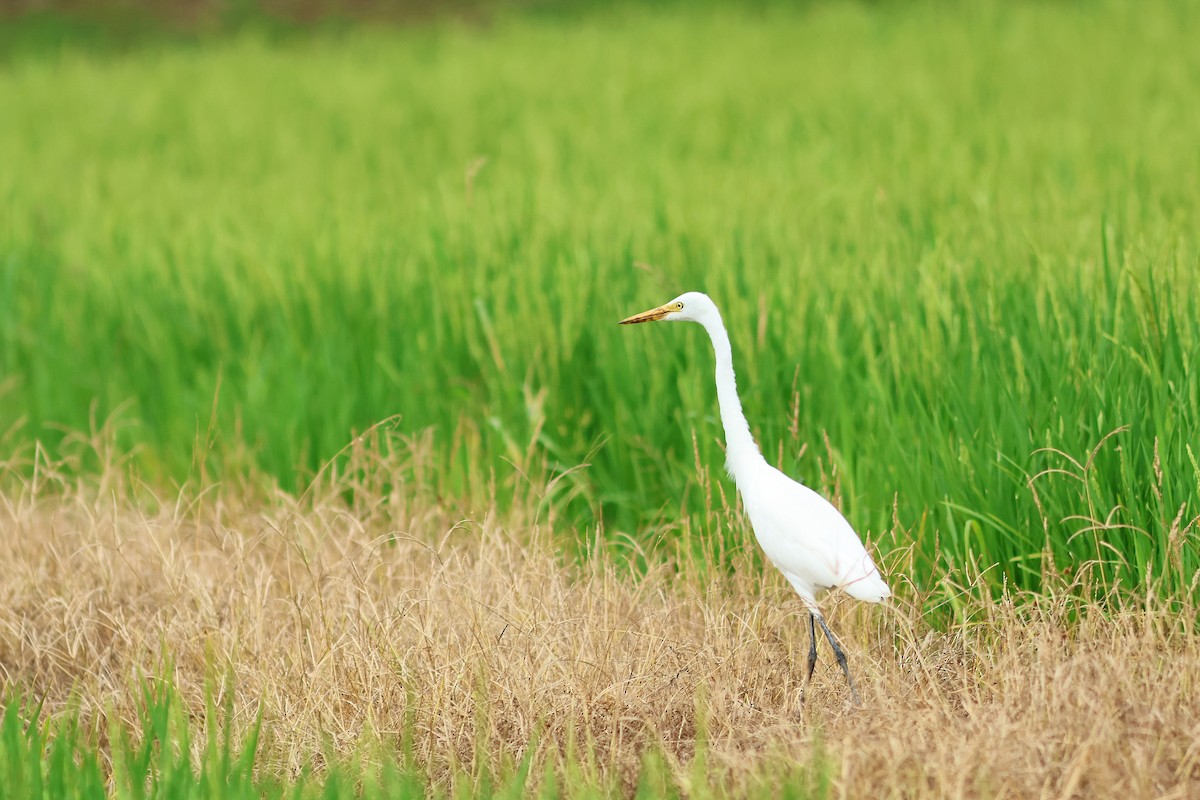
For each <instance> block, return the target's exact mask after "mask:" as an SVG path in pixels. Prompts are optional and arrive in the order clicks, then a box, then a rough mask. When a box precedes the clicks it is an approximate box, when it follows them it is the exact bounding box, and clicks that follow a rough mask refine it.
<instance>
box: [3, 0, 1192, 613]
mask: <svg viewBox="0 0 1200 800" xmlns="http://www.w3.org/2000/svg"><path fill="white" fill-rule="evenodd" d="M157 9H158V10H157V11H156V12H155V13H147V12H146V11H145V9H144V8H141V7H139V6H138V5H137V4H128V3H125V4H108V5H104V6H99V7H98V6H94V5H91V4H84V3H79V4H69V5H65V6H61V7H60V6H56V5H51V6H46V5H42V4H38V5H37V6H36V7H34V6H30V7H29V8H27V9H24V10H22V11H19V12H14V11H11V10H10V12H9V13H8V14H7V16H5V17H4V18H3V21H2V23H0V27H2V29H3V32H2V33H0V45H2V48H0V109H3V111H2V112H0V164H3V168H0V204H2V207H3V209H4V211H3V214H2V215H0V376H2V377H0V437H2V438H0V442H3V447H4V456H3V457H5V458H10V459H11V460H12V461H13V463H20V464H28V462H29V461H30V460H31V459H32V458H33V450H32V445H31V443H32V442H33V441H35V440H39V441H41V442H43V444H44V446H45V447H46V448H48V450H49V452H50V453H51V454H53V453H56V452H59V451H61V449H62V448H61V441H62V437H63V435H64V434H63V431H64V430H65V431H86V430H88V429H89V427H91V426H92V425H93V423H92V422H91V420H92V419H97V420H105V419H112V420H114V421H115V422H116V423H118V427H119V442H120V445H121V447H122V448H125V449H131V450H136V456H135V465H136V468H137V469H138V470H139V471H140V473H141V474H143V475H144V476H146V477H147V478H148V479H149V480H151V481H157V482H173V481H181V480H186V479H195V478H196V477H197V475H198V470H199V469H200V467H199V466H198V462H203V469H204V471H205V474H206V475H207V476H208V477H209V478H213V477H215V478H217V479H221V480H238V479H241V478H244V476H247V475H267V476H273V478H275V479H278V480H279V481H281V482H282V483H283V485H284V486H285V487H288V488H292V489H298V488H302V487H303V486H304V484H305V482H306V481H307V480H308V479H310V478H311V476H312V475H313V473H314V472H315V470H316V469H317V468H319V466H320V465H321V464H322V463H323V462H324V461H325V460H327V459H329V458H330V457H332V456H334V454H336V453H337V452H338V451H339V450H340V449H341V448H342V447H343V446H344V445H345V444H346V443H347V442H348V441H349V440H350V438H351V437H352V436H353V435H354V434H355V433H356V432H360V431H362V430H364V429H365V428H367V427H368V426H369V425H371V424H372V423H375V422H377V421H379V420H381V419H384V418H387V417H389V416H391V415H399V422H398V423H397V428H398V430H399V431H401V432H402V433H405V434H411V435H414V436H415V435H431V436H432V442H433V445H432V447H433V452H434V454H435V456H434V458H435V466H436V468H435V469H434V470H432V471H431V472H430V473H428V474H425V475H424V476H423V477H422V480H425V481H428V482H430V483H431V484H432V486H433V488H435V489H436V491H438V492H439V493H442V494H443V495H445V496H450V497H467V498H471V499H473V500H478V502H480V503H483V502H487V501H488V500H490V499H491V498H490V497H487V496H485V495H488V494H490V493H492V492H493V491H494V492H495V493H496V494H498V495H499V499H500V500H501V502H505V498H506V497H509V498H510V496H511V495H513V494H514V493H519V491H520V485H521V484H522V481H523V480H524V478H522V475H534V476H548V475H552V474H557V473H561V472H562V471H564V470H568V469H570V468H571V467H574V466H576V465H579V464H581V463H585V462H586V463H587V464H588V465H589V466H588V467H587V468H586V469H581V470H577V471H575V472H572V473H571V474H570V475H569V476H568V477H567V478H566V479H564V480H562V481H560V482H559V484H557V486H556V493H555V494H553V495H552V496H551V497H549V498H547V499H546V501H545V502H547V503H550V504H551V505H552V506H553V507H554V509H555V511H556V512H558V513H559V514H560V515H563V517H564V518H566V519H569V520H570V521H571V522H573V523H575V524H576V525H577V526H578V530H579V535H580V536H581V537H586V536H587V535H588V530H590V529H594V527H595V525H596V524H598V523H599V522H601V521H602V522H603V525H604V528H605V530H606V531H607V532H608V533H609V534H610V535H612V534H616V533H622V532H623V533H628V534H631V535H632V536H633V537H634V538H635V539H639V540H648V539H649V538H650V537H651V536H652V534H653V531H655V530H656V529H657V528H658V527H659V526H660V525H661V524H662V523H664V522H666V523H670V522H672V521H675V520H677V519H679V518H681V517H690V518H691V519H692V520H693V521H694V522H696V523H697V524H698V525H701V526H709V527H712V526H713V525H715V524H716V522H715V521H719V520H720V519H721V517H719V516H718V515H714V514H713V513H711V507H712V505H713V504H714V503H715V502H716V501H713V500H712V499H711V497H710V496H709V495H710V493H709V492H706V491H705V490H704V488H703V486H704V484H703V483H702V482H700V481H698V479H697V474H696V471H697V463H699V464H700V465H702V466H703V467H704V468H705V469H707V470H711V473H712V477H713V479H714V480H715V479H716V476H717V475H718V474H719V473H720V471H721V468H720V465H721V462H722V455H721V451H720V444H721V430H720V422H719V418H718V416H717V408H716V400H715V392H714V389H713V386H712V374H711V367H712V363H711V354H710V348H709V345H708V342H707V340H706V338H705V337H704V334H703V332H702V331H700V330H699V329H694V328H686V327H679V326H669V327H667V326H658V327H653V326H649V327H639V328H633V329H629V328H619V327H618V326H617V325H616V324H615V323H616V321H617V320H618V319H620V318H621V317H623V316H625V315H627V314H629V313H632V312H635V311H640V310H642V309H644V308H647V307H649V306H651V305H656V304H658V303H661V302H664V301H666V300H668V299H670V298H671V297H673V296H675V295H676V294H678V293H680V292H683V291H686V290H691V289H698V290H704V291H707V292H709V293H710V294H711V295H712V296H713V297H714V299H715V300H716V301H717V303H718V304H719V305H720V306H721V307H722V309H723V311H724V314H725V319H726V323H727V325H728V327H729V329H730V333H731V337H732V340H733V345H734V352H735V359H736V364H737V366H738V369H739V377H740V388H741V391H742V395H743V402H744V405H745V407H746V411H747V415H748V417H749V418H750V421H751V424H752V427H753V428H754V430H755V433H756V435H757V436H758V437H759V439H760V442H761V443H762V445H763V449H764V451H765V452H766V453H767V454H768V457H769V459H770V460H771V461H772V462H773V463H777V464H780V465H781V466H782V467H783V468H784V469H785V470H787V471H789V472H790V473H791V474H793V475H795V476H797V477H799V478H801V479H802V480H805V481H806V482H808V483H810V484H811V485H814V486H816V487H817V488H819V489H821V490H822V491H826V492H830V493H836V494H837V495H838V496H839V497H840V501H841V503H842V505H843V509H844V511H845V512H846V513H847V515H848V517H849V518H850V520H851V521H852V523H854V524H855V525H856V527H857V528H858V529H859V530H860V531H862V532H864V533H866V534H868V535H869V537H870V538H871V539H873V540H875V541H876V542H878V545H879V547H880V548H881V549H883V550H884V551H885V552H888V551H893V550H902V549H904V548H906V547H907V546H908V545H909V544H910V543H912V544H913V545H914V551H913V552H914V566H913V571H912V577H913V579H914V580H915V581H916V582H917V583H918V584H929V583H933V582H935V581H936V580H937V576H938V575H940V574H942V571H943V570H944V569H945V568H946V567H947V566H962V565H963V564H964V563H966V562H968V561H978V562H980V563H983V564H992V563H996V564H999V568H998V569H996V570H994V571H993V572H992V573H991V577H990V580H992V581H993V582H994V584H995V585H997V586H998V585H1000V584H1001V582H1003V581H1004V580H1006V579H1007V580H1009V581H1011V582H1015V583H1016V584H1017V585H1022V586H1030V587H1035V586H1037V585H1038V584H1039V582H1040V581H1041V580H1042V578H1043V576H1044V574H1045V571H1046V570H1047V569H1049V568H1050V567H1049V566H1048V564H1047V562H1046V561H1045V559H1044V555H1045V554H1046V553H1051V554H1053V556H1054V559H1053V565H1054V566H1053V569H1056V570H1064V569H1066V570H1069V569H1072V568H1075V567H1077V565H1078V564H1080V563H1082V562H1084V561H1088V560H1093V559H1096V560H1100V561H1102V562H1103V569H1102V573H1101V574H1102V575H1103V577H1104V578H1105V580H1106V581H1107V582H1108V583H1109V584H1110V585H1111V584H1112V583H1113V582H1116V581H1117V580H1118V579H1119V580H1121V581H1123V582H1124V584H1125V585H1136V584H1138V583H1140V582H1142V581H1144V580H1145V579H1146V577H1147V574H1151V575H1153V576H1156V577H1163V576H1167V578H1166V579H1167V580H1168V581H1169V587H1170V588H1171V589H1181V588H1183V587H1186V586H1187V585H1188V584H1189V581H1190V579H1191V576H1192V575H1193V574H1194V573H1195V571H1196V569H1197V568H1198V567H1200V557H1198V553H1197V549H1196V546H1195V543H1194V538H1195V537H1194V534H1195V517H1196V515H1197V514H1198V513H1200V465H1198V464H1197V458H1198V457H1200V436H1197V433H1196V431H1197V424H1198V423H1200V389H1198V383H1197V368H1198V356H1197V352H1198V336H1200V321H1198V316H1197V311H1198V309H1197V295H1198V294H1200V290H1198V288H1197V285H1198V282H1197V277H1196V276H1197V272H1198V269H1200V260H1198V256H1197V233H1196V231H1197V228H1196V223H1197V220H1198V219H1200V180H1197V176H1198V175H1200V146H1198V144H1197V143H1198V142H1200V102H1197V101H1200V48H1197V47H1195V42H1196V41H1197V37H1198V34H1200V8H1198V7H1197V6H1196V5H1195V4H1189V3H1168V2H1140V3H1139V2H1115V1H1110V2H1097V3H1065V2H1064V3H1033V2H1029V3H1023V2H1003V3H1002V2H982V3H964V4H952V3H935V2H916V3H894V4H892V3H854V2H829V3H823V2H822V3H818V2H813V3H808V4H803V5H799V6H792V5H790V4H773V3H759V4H753V5H751V6H745V5H741V4H733V3H728V4H726V3H715V2H714V3H701V4H690V3H686V4H685V3H677V4H668V5H665V6H660V5H654V4H647V5H640V4H633V3H623V4H619V5H617V6H607V5H603V4H594V5H593V4H582V3H575V4H561V5H560V4H555V3H549V2H546V3H526V4H521V3H512V4H496V5H491V4H485V3H476V4H469V3H463V4H450V5H439V6H431V7H429V8H426V7H424V6H421V5H419V4H415V3H401V4H396V5H389V4H386V3H380V4H374V5H370V4H368V5H364V6H361V7H360V6H357V5H354V6H350V5H335V6H330V7H325V6H322V5H320V4H301V5H295V6H292V5H288V4H279V5H278V6H271V5H269V4H263V5H258V4H243V3H196V4H194V5H191V4H185V3H181V4H178V6H159V7H157ZM214 408H215V415H214ZM1118 430H1119V431H1120V432H1119V433H1117V434H1116V435H1114V436H1113V437H1112V438H1110V439H1108V440H1107V441H1105V442H1104V444H1103V445H1101V446H1099V447H1098V449H1096V450H1095V453H1094V455H1091V456H1089V454H1090V453H1092V451H1093V448H1097V445H1099V443H1100V442H1101V441H1102V440H1103V439H1104V437H1105V436H1106V435H1107V434H1109V433H1112V432H1114V431H1118ZM429 432H432V433H429ZM205 442H208V444H205ZM1043 448H1054V449H1055V450H1057V451H1061V452H1052V451H1044V450H1043ZM1072 459H1073V461H1072ZM85 468H86V466H85ZM1047 469H1053V470H1059V469H1061V470H1065V473H1064V472H1051V473H1049V474H1042V475H1041V476H1040V477H1036V478H1035V476H1038V475H1039V474H1041V473H1043V471H1044V470H1047ZM720 480H724V478H723V477H722V478H720ZM724 486H725V490H726V493H727V494H731V486H730V485H729V484H728V483H726V484H724ZM493 487H494V489H493ZM714 520H715V521H714ZM730 535H736V536H741V535H742V534H741V533H740V532H736V531H735V532H731V533H730ZM1147 570H1150V573H1148V572H1147ZM1192 588H1193V589H1194V587H1192Z"/></svg>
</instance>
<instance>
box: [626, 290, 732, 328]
mask: <svg viewBox="0 0 1200 800" xmlns="http://www.w3.org/2000/svg"><path fill="white" fill-rule="evenodd" d="M720 318H721V314H720V312H719V311H717V306H716V304H715V303H714V302H713V301H712V300H711V299H710V298H709V296H708V295H706V294H704V293H703V292H685V293H684V294H681V295H679V297H676V298H675V299H674V300H672V301H671V302H669V303H664V304H663V305H661V306H659V307H657V308H652V309H650V310H649V311H643V312H642V313H640V314H634V315H633V316H632V317H626V318H625V319H623V320H621V323H620V324H622V325H633V324H635V323H638V322H699V323H700V324H702V325H703V324H704V323H706V322H708V321H709V320H711V319H717V320H719V319H720Z"/></svg>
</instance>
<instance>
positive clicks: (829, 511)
mask: <svg viewBox="0 0 1200 800" xmlns="http://www.w3.org/2000/svg"><path fill="white" fill-rule="evenodd" d="M657 321H663V322H676V321H678V322H684V321H687V322H698V323H700V324H701V325H703V326H704V329H705V330H706V331H708V335H709V338H711V339H712V344H713V350H714V351H715V353H716V360H717V402H718V404H719V405H720V408H721V424H722V426H724V428H725V466H726V469H727V470H728V471H729V474H730V475H731V476H732V477H733V480H734V483H736V484H737V489H738V492H739V493H740V494H741V495H742V503H743V505H744V506H745V508H746V513H747V514H748V515H749V517H750V524H751V526H752V527H753V528H754V536H755V538H756V539H758V544H759V546H760V547H762V549H763V552H764V553H765V554H766V556H767V558H769V559H770V560H771V563H772V564H774V565H775V566H776V567H777V568H778V569H779V571H780V572H782V573H783V575H784V577H785V578H787V580H788V583H790V584H791V585H792V588H793V589H795V590H796V593H797V594H798V595H800V599H801V600H803V601H804V605H805V606H806V607H807V609H808V630H809V635H810V637H811V640H812V647H811V648H810V649H809V652H808V672H807V674H806V675H805V678H804V680H805V685H807V684H808V682H809V681H811V680H812V673H813V668H814V667H815V666H816V664H817V629H816V625H817V623H820V625H821V628H822V630H824V631H825V636H826V638H828V639H829V644H830V645H832V646H833V652H834V655H835V656H836V658H837V662H838V665H839V666H841V668H842V672H844V673H845V674H846V682H847V683H848V684H849V685H850V693H851V696H852V697H853V698H854V702H855V703H858V702H860V701H859V697H858V691H857V690H856V689H855V688H854V680H853V679H852V678H851V677H850V667H849V666H848V665H847V664H846V654H845V653H844V652H842V648H841V646H840V645H839V644H838V641H837V639H835V638H834V636H833V632H832V631H830V630H829V626H828V625H826V624H825V618H824V616H823V615H822V614H821V609H820V607H819V606H818V605H817V595H818V594H820V593H822V592H824V591H826V590H829V589H835V588H837V589H841V590H843V591H845V592H846V593H847V594H849V595H850V596H851V597H854V598H856V599H858V600H866V601H868V602H871V603H878V602H881V601H883V600H885V599H887V598H888V597H890V596H891V594H892V592H891V590H890V589H889V588H888V586H887V584H886V583H885V582H884V580H883V577H882V576H881V575H880V574H879V569H878V568H877V567H876V566H875V562H874V561H872V560H871V556H870V554H869V553H867V550H866V548H865V547H863V544H862V541H861V540H859V538H858V534H856V533H855V532H854V529H853V528H851V527H850V523H849V522H847V521H846V518H845V517H843V516H842V515H841V512H839V511H838V510H837V509H836V508H834V507H833V505H832V504H831V503H830V502H829V501H828V500H826V499H825V498H824V497H821V495H819V494H817V493H816V492H814V491H813V490H812V489H810V488H808V487H807V486H805V485H804V484H802V483H799V482H797V481H794V480H792V479H791V478H789V477H788V476H787V475H784V474H783V473H782V472H780V471H779V470H777V469H775V468H774V467H772V466H771V465H770V464H768V463H767V460H766V459H765V458H763V455H762V453H761V452H760V451H759V449H758V445H757V444H756V443H755V441H754V437H753V436H752V435H751V433H750V424H749V423H748V422H746V415H745V414H744V413H743V412H742V403H741V400H739V399H738V393H737V380H736V378H735V376H734V374H733V351H732V349H731V348H730V345H729V334H727V333H726V332H725V325H724V324H723V323H722V322H721V312H720V311H718V310H717V306H716V304H715V303H713V301H712V299H711V298H709V296H708V295H706V294H703V293H701V292H687V293H686V294H681V295H680V296H679V297H676V298H675V299H674V300H672V301H671V302H669V303H667V304H666V305H661V306H659V307H658V308H652V309H650V310H649V311H643V312H642V313H641V314H634V315H633V316H632V317H628V318H626V319H623V320H621V324H622V325H631V324H634V323H638V322H657Z"/></svg>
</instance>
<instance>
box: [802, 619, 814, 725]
mask: <svg viewBox="0 0 1200 800" xmlns="http://www.w3.org/2000/svg"><path fill="white" fill-rule="evenodd" d="M808 635H809V641H810V642H811V643H812V644H811V646H810V647H809V648H808V669H807V670H805V672H804V685H803V686H802V687H801V688H800V702H801V703H803V702H805V701H806V700H807V699H808V687H809V686H811V685H812V675H813V669H814V668H816V666H817V623H816V614H815V613H814V612H813V611H812V610H811V609H810V610H809V612H808Z"/></svg>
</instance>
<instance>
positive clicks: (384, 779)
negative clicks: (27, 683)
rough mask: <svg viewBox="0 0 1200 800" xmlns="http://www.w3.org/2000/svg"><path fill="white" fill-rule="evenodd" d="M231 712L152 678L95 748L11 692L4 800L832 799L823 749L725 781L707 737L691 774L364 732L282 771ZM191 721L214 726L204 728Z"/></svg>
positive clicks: (1, 767) (76, 722)
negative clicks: (458, 759)
mask: <svg viewBox="0 0 1200 800" xmlns="http://www.w3.org/2000/svg"><path fill="white" fill-rule="evenodd" d="M225 696H226V698H227V699H228V698H229V695H228V694H226V695H225ZM231 708H232V705H231V702H230V703H229V704H227V706H226V707H224V708H218V707H216V706H215V705H214V704H213V703H212V702H211V700H210V702H209V704H208V706H207V707H206V708H205V709H203V716H200V717H197V716H193V715H192V714H191V712H190V711H189V709H187V708H186V707H185V706H184V705H183V704H182V703H181V702H180V700H179V698H178V697H177V696H176V694H175V692H174V690H173V689H172V687H171V686H170V685H169V684H164V683H146V684H145V685H144V686H143V687H142V703H141V706H140V709H139V718H138V720H137V721H136V723H135V724H134V725H133V727H132V728H126V727H124V726H121V725H113V726H112V729H111V730H109V731H107V736H106V737H105V739H106V743H105V746H104V747H103V748H100V747H99V743H98V741H97V739H98V738H99V737H97V736H96V735H95V734H94V733H92V732H89V731H88V730H87V729H86V727H85V726H84V725H82V724H81V721H80V719H79V716H78V715H77V714H76V713H72V712H67V713H64V714H60V715H57V716H55V717H53V718H46V717H44V716H43V714H42V709H41V707H40V706H39V705H37V704H32V703H29V702H27V701H24V700H22V699H20V698H17V697H10V698H9V699H8V700H7V702H6V704H5V706H4V708H3V714H2V716H0V785H3V786H4V790H5V797H10V798H22V800H251V799H253V800H283V798H291V799H292V800H308V799H309V798H314V799H315V798H321V800H337V799H338V798H354V800H377V798H378V800H383V799H384V798H386V799H387V800H405V799H406V798H446V797H454V798H460V797H472V798H487V799H488V800H490V799H491V798H497V800H516V798H522V797H545V798H553V797H571V798H605V797H616V796H635V797H638V798H678V797H680V796H682V791H681V790H683V789H684V788H685V787H687V788H688V789H689V794H690V796H698V797H710V798H722V797H730V796H742V795H743V793H744V792H746V791H749V792H751V793H752V794H754V795H755V796H768V794H770V795H771V796H777V795H775V794H774V791H775V789H777V788H778V787H779V786H780V785H782V786H783V787H784V791H785V794H786V796H788V797H791V798H796V800H818V799H819V798H824V797H827V796H829V794H830V777H831V775H830V774H829V773H830V769H831V767H830V764H829V763H826V762H825V761H824V754H823V752H822V751H821V749H820V748H817V749H815V750H814V751H813V753H812V756H811V759H810V761H809V763H805V764H796V763H793V762H792V761H790V760H788V761H784V760H781V759H779V758H777V757H774V758H773V757H768V758H765V759H762V760H761V762H762V763H761V772H762V775H761V777H760V778H759V780H760V781H761V782H760V783H750V784H748V785H746V786H742V787H730V786H724V785H722V783H721V782H720V781H719V780H717V779H716V778H714V776H713V775H710V774H709V772H708V768H707V762H706V759H705V756H704V748H705V744H704V743H703V741H701V742H698V744H697V751H696V756H695V758H694V759H693V760H692V763H691V764H690V765H688V769H687V772H686V773H685V774H675V773H673V772H672V770H671V768H670V766H669V765H668V764H667V763H666V762H665V761H664V759H663V758H662V756H661V755H659V754H658V753H657V752H655V751H654V750H653V749H650V750H648V751H647V752H646V754H645V756H644V758H643V762H642V766H641V768H640V769H639V770H638V773H637V774H636V775H631V776H620V775H615V774H602V772H601V771H600V770H599V769H598V768H597V761H596V755H595V753H592V752H590V751H589V748H588V747H587V746H580V747H577V748H575V749H574V750H573V751H570V752H567V753H564V754H562V757H561V758H559V759H554V758H547V759H544V761H545V767H544V770H543V771H542V772H541V773H540V774H535V771H534V770H533V769H532V764H533V761H534V756H535V754H536V753H537V752H538V751H539V746H538V743H537V742H536V741H534V742H530V743H529V744H528V746H527V747H526V749H525V754H524V756H523V757H522V758H521V760H520V761H519V762H516V763H509V762H507V761H504V762H500V763H493V762H492V761H491V760H490V759H489V758H488V757H486V756H481V757H480V758H479V759H478V761H477V763H469V764H461V765H459V766H458V767H457V768H455V769H453V770H452V771H451V773H450V774H448V775H441V776H431V775H430V774H429V773H428V772H427V771H426V769H425V767H424V766H423V765H421V764H419V763H418V762H417V761H416V760H415V759H414V758H413V756H412V753H411V741H410V737H411V732H409V733H408V734H405V735H404V736H402V737H401V741H400V742H393V743H383V742H376V743H374V744H372V743H370V736H369V735H364V739H363V742H362V744H361V745H360V747H361V750H362V753H361V754H360V755H359V756H357V757H355V758H350V759H345V758H343V759H340V760H337V759H331V760H330V762H329V763H325V762H322V763H321V764H320V765H314V767H317V769H314V772H316V773H317V774H312V773H310V772H305V773H302V774H300V775H293V776H286V775H279V774H278V773H277V771H276V770H273V769H272V765H270V764H269V763H265V762H264V760H263V759H261V758H260V747H259V744H260V743H259V739H260V736H262V735H263V734H264V730H263V728H262V724H261V720H260V721H259V722H258V723H257V724H255V725H253V726H251V727H250V729H249V731H248V732H247V733H245V734H241V735H239V734H236V733H234V725H233V724H232V723H231V721H230V714H231ZM196 719H201V720H206V721H207V724H206V725H205V726H204V727H203V728H202V729H201V730H200V731H197V730H196V728H197V725H198V723H197V722H196V721H195V720H196ZM197 735H199V737H200V738H199V740H197V738H196V737H197ZM769 781H772V782H774V784H773V785H774V787H775V789H772V790H771V791H768V786H771V785H772V783H769ZM780 782H782V783H780ZM631 790H632V795H631Z"/></svg>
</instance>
